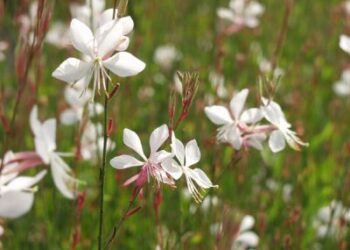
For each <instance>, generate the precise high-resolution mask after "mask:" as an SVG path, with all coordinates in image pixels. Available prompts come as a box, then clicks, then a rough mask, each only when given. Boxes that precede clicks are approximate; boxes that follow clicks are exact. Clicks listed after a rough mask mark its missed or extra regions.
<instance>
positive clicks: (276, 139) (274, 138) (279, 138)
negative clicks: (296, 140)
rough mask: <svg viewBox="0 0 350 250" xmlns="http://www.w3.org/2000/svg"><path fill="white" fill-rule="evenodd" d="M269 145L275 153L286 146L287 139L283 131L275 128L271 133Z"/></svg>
mask: <svg viewBox="0 0 350 250" xmlns="http://www.w3.org/2000/svg"><path fill="white" fill-rule="evenodd" d="M269 146H270V149H271V151H272V152H273V153H277V152H279V151H281V150H283V149H284V148H285V147H286V141H285V139H284V136H283V133H282V132H281V131H279V130H275V131H273V132H272V133H271V134H270V138H269Z"/></svg>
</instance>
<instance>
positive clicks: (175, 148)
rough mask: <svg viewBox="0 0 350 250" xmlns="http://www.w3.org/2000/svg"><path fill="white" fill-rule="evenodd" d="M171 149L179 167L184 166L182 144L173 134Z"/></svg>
mask: <svg viewBox="0 0 350 250" xmlns="http://www.w3.org/2000/svg"><path fill="white" fill-rule="evenodd" d="M171 149H172V152H173V154H174V155H175V156H176V158H177V159H178V161H179V162H180V164H181V166H185V147H184V145H183V143H182V142H181V141H180V140H178V139H177V138H176V137H175V133H172V135H171Z"/></svg>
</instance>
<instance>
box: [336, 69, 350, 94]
mask: <svg viewBox="0 0 350 250" xmlns="http://www.w3.org/2000/svg"><path fill="white" fill-rule="evenodd" d="M333 90H334V92H335V93H336V94H337V95H339V96H348V95H350V69H346V70H344V71H343V72H342V74H341V79H340V80H339V81H337V82H336V83H334V85H333Z"/></svg>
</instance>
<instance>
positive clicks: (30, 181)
mask: <svg viewBox="0 0 350 250" xmlns="http://www.w3.org/2000/svg"><path fill="white" fill-rule="evenodd" d="M46 173H47V171H46V170H43V171H41V172H39V173H38V174H37V175H35V176H33V177H29V176H20V177H17V178H15V179H14V180H13V181H11V182H10V183H9V184H8V185H7V186H6V187H7V188H8V189H9V190H13V191H25V190H26V189H29V188H31V187H32V186H34V185H35V184H36V183H38V182H39V181H40V180H41V179H42V178H44V176H45V175H46Z"/></svg>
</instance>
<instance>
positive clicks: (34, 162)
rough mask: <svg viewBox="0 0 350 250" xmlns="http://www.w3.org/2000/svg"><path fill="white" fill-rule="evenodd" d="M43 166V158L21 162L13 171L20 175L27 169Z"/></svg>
mask: <svg viewBox="0 0 350 250" xmlns="http://www.w3.org/2000/svg"><path fill="white" fill-rule="evenodd" d="M42 164H43V161H42V160H41V158H38V159H30V160H25V161H21V162H20V163H18V166H17V167H16V168H15V169H13V171H15V172H18V173H20V172H23V171H25V170H27V169H30V168H35V167H37V166H39V165H42ZM6 172H7V173H12V171H6Z"/></svg>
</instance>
